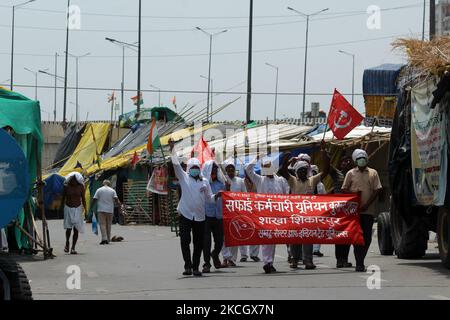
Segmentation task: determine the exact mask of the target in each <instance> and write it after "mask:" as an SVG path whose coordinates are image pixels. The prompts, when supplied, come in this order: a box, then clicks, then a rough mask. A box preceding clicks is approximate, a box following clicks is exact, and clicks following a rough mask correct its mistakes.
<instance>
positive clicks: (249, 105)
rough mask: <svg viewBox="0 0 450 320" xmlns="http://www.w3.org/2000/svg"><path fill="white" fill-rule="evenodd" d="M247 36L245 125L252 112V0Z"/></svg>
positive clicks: (251, 2) (251, 1)
mask: <svg viewBox="0 0 450 320" xmlns="http://www.w3.org/2000/svg"><path fill="white" fill-rule="evenodd" d="M248 34H249V35H248V66H247V68H248V70H247V112H246V116H245V118H246V122H247V123H249V122H250V118H251V112H252V60H253V0H250V12H249V23H248Z"/></svg>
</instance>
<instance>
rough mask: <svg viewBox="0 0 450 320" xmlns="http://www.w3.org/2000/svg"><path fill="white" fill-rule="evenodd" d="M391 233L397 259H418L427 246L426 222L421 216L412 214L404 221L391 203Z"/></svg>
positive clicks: (423, 253)
mask: <svg viewBox="0 0 450 320" xmlns="http://www.w3.org/2000/svg"><path fill="white" fill-rule="evenodd" d="M390 212H391V213H390V216H391V228H392V229H391V235H392V240H393V244H394V249H395V253H396V254H397V257H398V258H399V259H419V258H422V257H423V256H424V255H425V252H426V250H427V247H428V224H427V222H426V221H424V219H423V218H422V217H421V216H412V217H411V221H409V222H408V223H406V221H405V220H404V219H403V217H402V216H401V215H400V212H398V210H397V208H396V206H395V205H394V204H393V203H391V211H390Z"/></svg>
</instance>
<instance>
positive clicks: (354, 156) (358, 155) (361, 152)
mask: <svg viewBox="0 0 450 320" xmlns="http://www.w3.org/2000/svg"><path fill="white" fill-rule="evenodd" d="M359 158H366V160H367V159H368V158H369V157H368V155H367V152H365V151H364V150H362V149H356V150H355V151H353V154H352V159H353V161H354V162H356V160H358V159H359Z"/></svg>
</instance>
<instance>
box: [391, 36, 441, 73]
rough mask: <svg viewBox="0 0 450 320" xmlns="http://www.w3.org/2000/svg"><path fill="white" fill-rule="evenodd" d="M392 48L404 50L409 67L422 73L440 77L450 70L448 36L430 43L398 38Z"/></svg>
mask: <svg viewBox="0 0 450 320" xmlns="http://www.w3.org/2000/svg"><path fill="white" fill-rule="evenodd" d="M392 46H393V47H394V49H401V50H404V51H405V52H406V54H407V56H408V60H409V64H410V65H411V67H413V68H417V69H418V70H420V71H422V72H426V73H431V74H435V75H441V74H442V73H443V72H444V71H446V70H449V69H450V36H447V37H439V38H436V39H433V40H432V41H421V40H417V39H405V38H400V39H397V40H396V41H394V42H393V43H392Z"/></svg>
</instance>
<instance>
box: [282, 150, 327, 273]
mask: <svg viewBox="0 0 450 320" xmlns="http://www.w3.org/2000/svg"><path fill="white" fill-rule="evenodd" d="M322 155H323V158H324V163H325V170H324V172H320V173H318V174H316V175H313V176H308V169H309V168H310V165H309V163H308V162H306V161H297V159H295V158H291V157H290V155H286V156H285V158H284V161H283V166H282V169H281V171H280V173H281V175H282V176H283V177H284V178H285V179H287V180H288V183H289V187H290V189H291V194H314V190H315V189H316V187H317V185H318V184H319V183H320V182H321V181H322V178H323V177H325V176H327V175H328V171H329V167H330V159H329V157H327V155H326V151H325V150H322ZM293 162H294V164H293ZM292 164H293V168H294V172H295V175H296V177H294V176H293V175H291V174H290V173H289V171H288V167H289V166H290V165H292ZM291 254H292V261H291V268H292V269H297V268H298V262H299V260H300V258H301V257H300V256H301V255H302V254H303V263H304V265H305V269H306V270H313V269H315V268H316V265H315V264H314V263H313V245H312V244H295V245H292V246H291Z"/></svg>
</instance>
